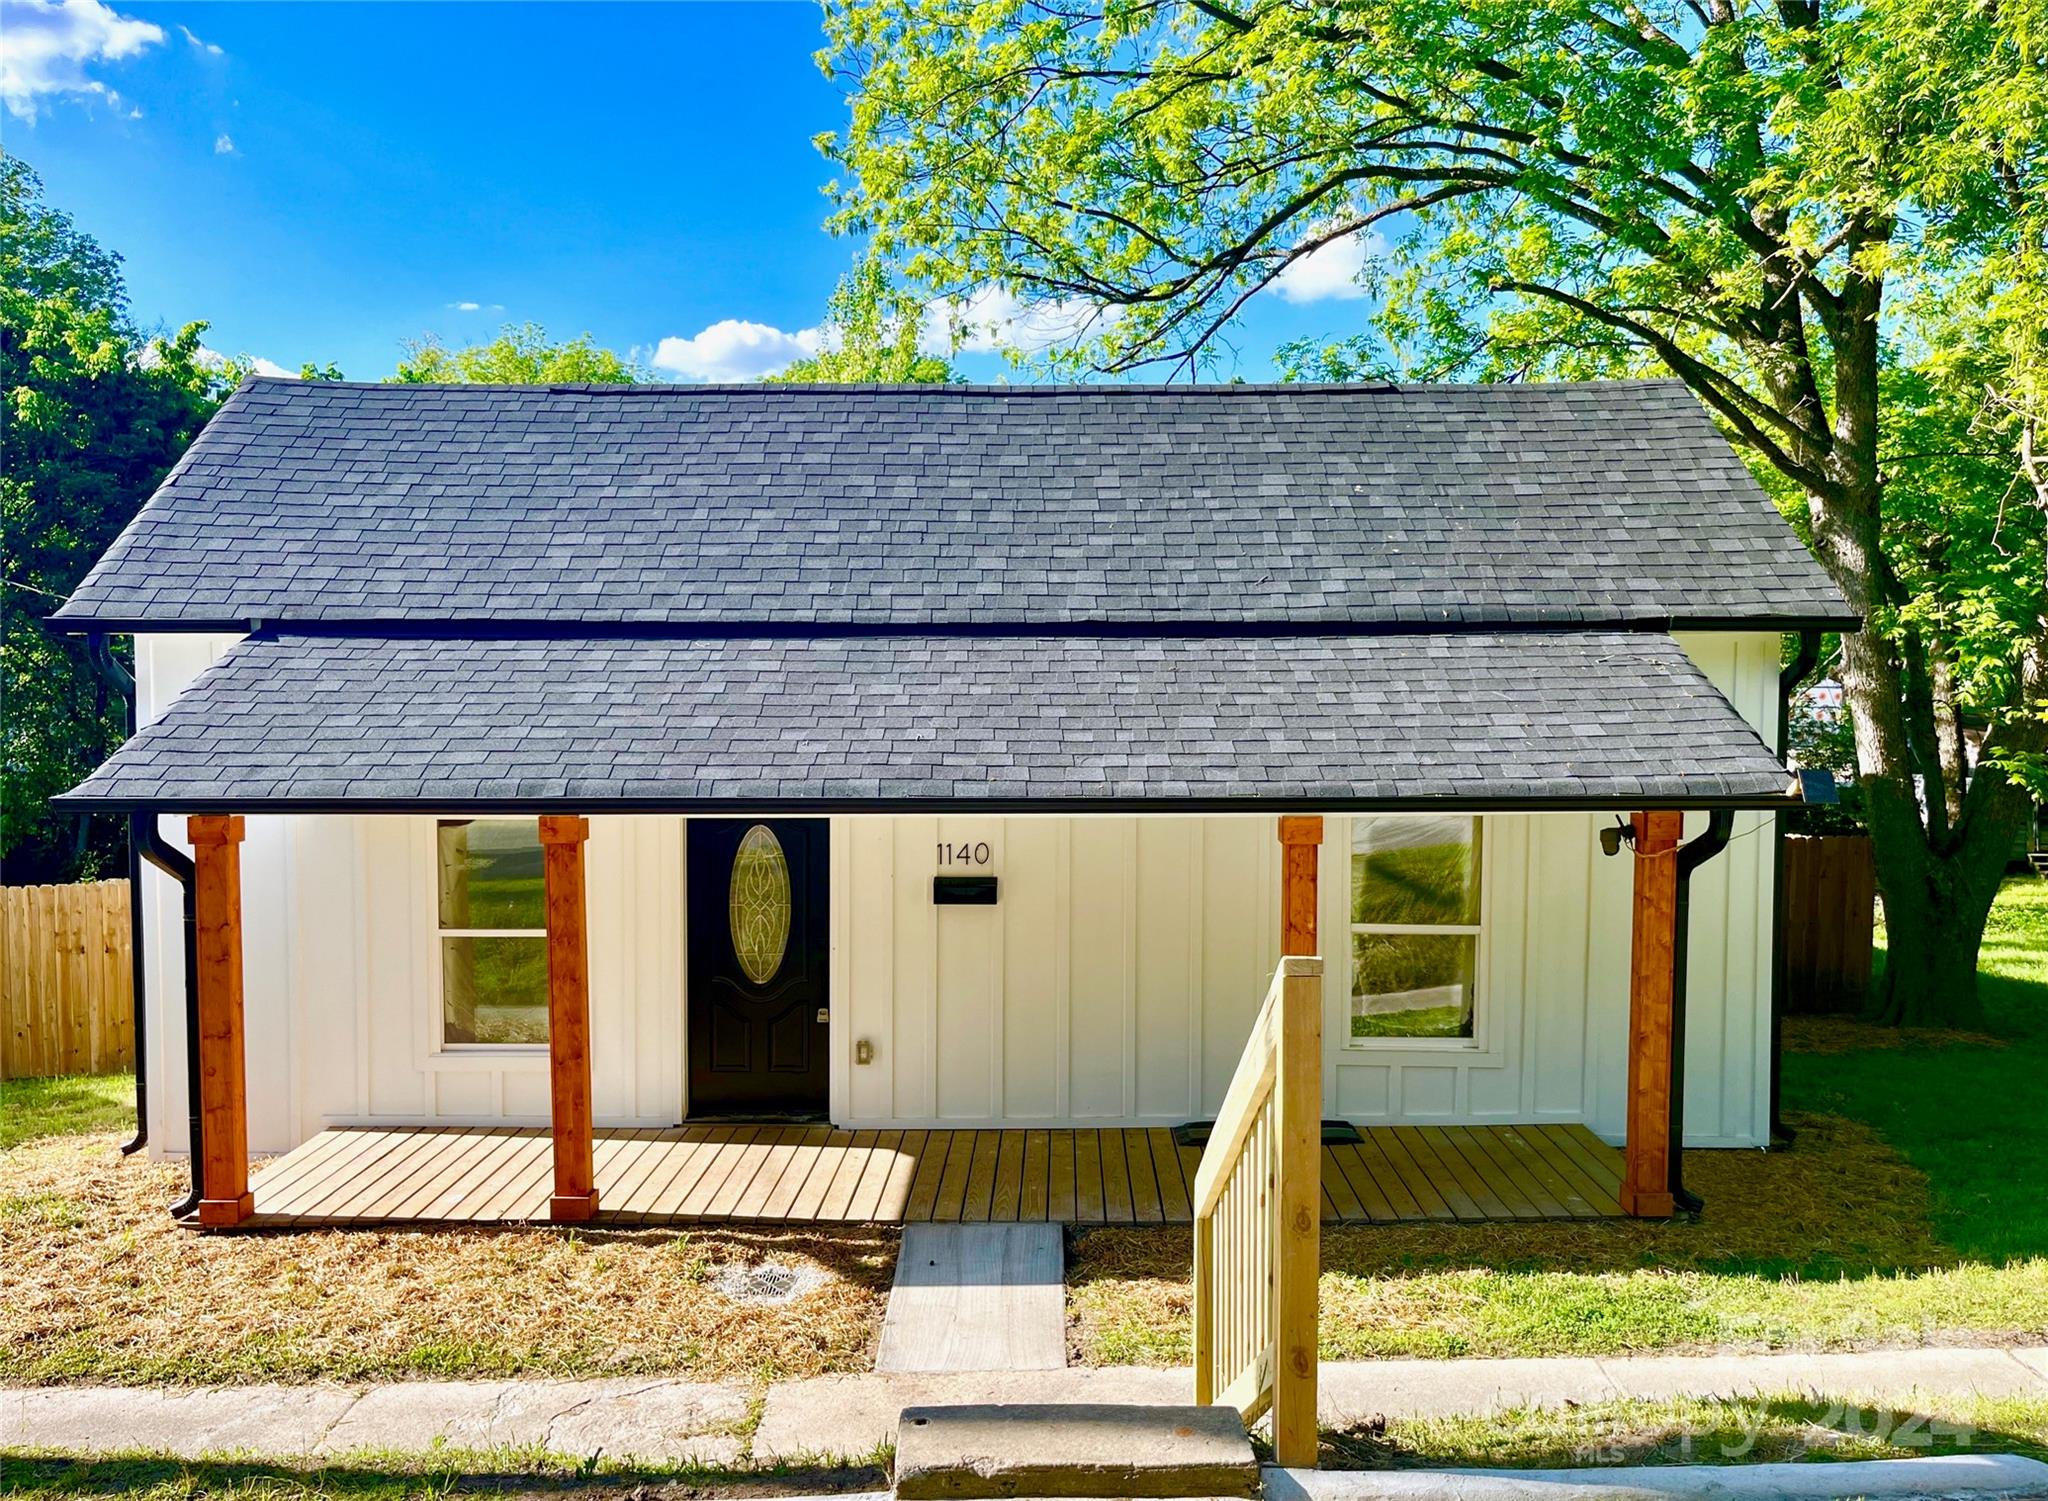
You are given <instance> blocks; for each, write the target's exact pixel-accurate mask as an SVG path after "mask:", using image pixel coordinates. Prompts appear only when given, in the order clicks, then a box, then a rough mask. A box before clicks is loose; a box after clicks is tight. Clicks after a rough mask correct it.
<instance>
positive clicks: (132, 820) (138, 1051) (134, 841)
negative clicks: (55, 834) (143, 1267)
mask: <svg viewBox="0 0 2048 1501" xmlns="http://www.w3.org/2000/svg"><path fill="white" fill-rule="evenodd" d="M89 645H90V647H91V649H92V660H93V664H94V665H95V666H96V667H97V668H98V669H99V671H100V675H101V676H102V677H103V678H105V679H106V680H107V681H108V682H110V683H112V684H113V685H114V686H115V687H116V688H118V689H119V690H120V692H121V696H122V697H123V698H124V699H125V700H126V701H127V704H128V733H129V734H130V735H133V734H134V733H135V679H134V678H133V677H132V676H130V675H129V674H128V673H127V672H125V671H124V670H123V669H122V667H121V664H120V663H119V662H116V661H115V660H114V654H113V652H112V651H110V650H109V649H108V648H107V641H106V637H105V636H103V635H100V634H98V633H97V632H95V633H94V634H93V635H92V636H91V637H90V638H89ZM144 860H147V861H148V862H149V863H150V864H151V865H154V866H155V867H156V868H157V869H158V870H160V871H162V872H163V873H164V874H165V875H167V876H169V877H170V878H171V879H172V880H173V881H176V882H177V883H178V886H179V888H180V890H181V891H182V893H183V896H184V903H183V905H184V909H185V924H184V926H185V942H184V944H183V945H182V947H183V949H184V955H185V1104H186V1109H187V1111H188V1112H189V1113H188V1115H187V1117H186V1120H187V1130H188V1131H189V1132H190V1136H189V1138H188V1139H189V1141H190V1144H191V1149H192V1191H191V1192H190V1193H188V1194H187V1195H186V1196H185V1197H184V1198H182V1199H180V1200H179V1201H178V1202H177V1203H175V1204H173V1205H172V1206H171V1217H172V1218H173V1219H183V1218H184V1217H185V1216H186V1215H188V1214H191V1213H192V1212H193V1211H194V1210H196V1209H197V1208H198V1207H199V1201H200V1200H201V1199H202V1198H204V1197H205V1190H206V1185H205V1166H204V1161H205V1159H204V1154H203V1152H202V1150H201V1148H202V1145H203V1143H202V1135H203V1129H204V1128H203V1126H202V1124H201V1120H200V1114H199V1044H198V1038H199V914H198V911H197V909H196V906H195V898H194V895H193V887H192V857H191V856H189V855H187V854H186V853H185V852H184V851H183V850H181V849H179V848H178V847H177V846H176V845H174V844H172V843H170V842H169V841H168V840H166V839H165V838H164V837H163V835H162V834H161V833H159V832H158V831H157V826H156V815H155V814H154V813H132V814H130V815H129V817H128V882H129V884H128V922H129V931H130V937H131V942H132V944H133V947H134V954H133V956H132V957H133V959H134V978H135V1115H136V1122H135V1139H134V1140H133V1141H131V1142H128V1143H126V1144H124V1145H123V1146H122V1148H121V1150H122V1151H123V1152H133V1151H136V1150H138V1149H139V1148H140V1147H142V1146H143V1144H144V1143H145V1142H147V1141H148V1139H149V1116H148V1113H147V1110H146V1103H147V1099H148V1096H147V1094H146V1093H145V1089H146V1087H147V1085H146V1078H145V1058H146V1055H145V1053H144V1051H143V1042H144V1032H143V1028H144V1010H143V942H144V940H143V934H142V862H143V861H144Z"/></svg>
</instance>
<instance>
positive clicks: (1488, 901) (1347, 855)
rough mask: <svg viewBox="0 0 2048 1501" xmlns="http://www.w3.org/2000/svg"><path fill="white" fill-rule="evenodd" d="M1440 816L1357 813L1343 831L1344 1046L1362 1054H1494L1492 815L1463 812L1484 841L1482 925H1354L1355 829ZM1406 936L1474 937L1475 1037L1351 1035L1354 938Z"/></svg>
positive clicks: (1481, 854) (1481, 843) (1481, 848)
mask: <svg viewBox="0 0 2048 1501" xmlns="http://www.w3.org/2000/svg"><path fill="white" fill-rule="evenodd" d="M1442 816H1443V815H1442V814H1435V813H1429V814H1425V813H1359V814H1354V815H1353V816H1352V818H1351V819H1350V821H1349V822H1348V823H1347V824H1346V825H1345V829H1344V855H1343V860H1344V863H1343V871H1344V885H1343V892H1344V916H1345V919H1346V922H1345V928H1344V967H1343V971H1342V986H1341V990H1342V995H1343V1001H1344V1012H1343V1015H1344V1031H1343V1037H1344V1047H1345V1049H1346V1050H1347V1051H1350V1052H1359V1053H1449V1054H1453V1055H1455V1056H1457V1057H1459V1058H1471V1057H1472V1056H1473V1055H1475V1054H1476V1055H1487V1054H1490V1053H1491V1052H1492V1051H1493V1048H1492V1038H1491V1031H1492V1026H1493V1015H1492V1012H1493V1008H1492V1006H1491V1004H1490V1000H1489V998H1490V996H1491V993H1492V986H1491V984H1490V983H1489V974H1488V971H1489V970H1490V969H1491V967H1492V958H1491V955H1490V954H1489V952H1488V950H1489V949H1490V948H1491V945H1490V944H1488V943H1487V941H1486V932H1487V914H1489V913H1490V912H1492V911H1493V844H1494V841H1493V840H1492V839H1490V838H1488V837H1487V832H1486V825H1487V821H1488V820H1487V817H1486V815H1485V814H1483V813H1473V814H1460V815H1456V816H1459V817H1469V818H1470V819H1471V820H1472V835H1473V837H1474V838H1475V839H1477V840H1478V841H1479V869H1478V872H1477V875H1478V878H1479V921H1478V922H1476V923H1441V924H1437V923H1394V922H1351V921H1350V920H1349V919H1350V916H1351V861H1352V858H1353V857H1354V856H1355V855H1356V853H1357V849H1356V846H1355V845H1354V843H1353V839H1354V837H1355V836H1354V835H1353V833H1352V830H1353V829H1355V828H1356V827H1357V826H1358V824H1360V823H1361V822H1365V821H1368V820H1376V819H1382V818H1436V817H1442ZM1404 933H1420V934H1424V935H1448V936H1452V937H1469V938H1470V939H1471V940H1472V1035H1471V1036H1470V1037H1357V1036H1354V1035H1353V1034H1352V1030H1351V1022H1352V1010H1351V1007H1352V1000H1353V997H1352V993H1351V965H1352V948H1351V939H1352V937H1353V936H1354V935H1357V934H1367V935H1372V934H1390V935H1394V936H1399V935H1401V934H1404Z"/></svg>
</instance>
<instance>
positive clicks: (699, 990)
mask: <svg viewBox="0 0 2048 1501" xmlns="http://www.w3.org/2000/svg"><path fill="white" fill-rule="evenodd" d="M688 828H689V849H690V858H689V892H690V895H689V907H690V912H689V918H690V976H689V979H690V1027H689V1032H690V1037H689V1043H690V1114H691V1116H692V1117H702V1116H707V1115H812V1116H816V1115H823V1114H824V1113H825V1109H826V1104H827V1094H828V1088H829V1078H828V1074H827V1055H826V1040H827V1038H828V1036H829V1035H830V1027H829V1026H828V1025H827V1020H826V1017H827V1010H826V1008H827V1007H828V1005H829V1004H830V1001H831V996H830V993H829V989H828V977H827V955H826V910H827V909H826V877H827V868H828V867H827V861H826V858H825V855H826V838H827V830H828V828H829V825H828V824H827V823H826V821H825V820H824V819H822V818H773V819H763V820H758V821H757V820H752V819H742V818H693V819H691V820H690V821H689V825H688Z"/></svg>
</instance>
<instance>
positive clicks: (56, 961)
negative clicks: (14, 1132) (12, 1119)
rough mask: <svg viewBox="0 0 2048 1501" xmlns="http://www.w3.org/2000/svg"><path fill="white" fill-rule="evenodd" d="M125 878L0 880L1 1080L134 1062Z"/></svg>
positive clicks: (116, 1068) (115, 1068)
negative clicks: (48, 882)
mask: <svg viewBox="0 0 2048 1501" xmlns="http://www.w3.org/2000/svg"><path fill="white" fill-rule="evenodd" d="M134 1004H135V1001H134V978H133V974H132V972H131V971H130V969H129V943H128V883H127V882H126V881H93V882H89V883H87V884H85V885H80V886H0V1079H45V1078H49V1077H50V1076H51V1075H54V1074H107V1073H118V1072H120V1071H122V1070H124V1069H132V1068H134V1067H135V1012H134Z"/></svg>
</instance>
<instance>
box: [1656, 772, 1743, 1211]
mask: <svg viewBox="0 0 2048 1501" xmlns="http://www.w3.org/2000/svg"><path fill="white" fill-rule="evenodd" d="M1734 827H1735V813H1734V810H1732V809H1729V808H1716V809H1715V810H1714V812H1713V813H1712V814H1711V815H1709V816H1708V819H1707V828H1706V832H1705V833H1703V834H1701V835H1700V836H1699V837H1698V838H1697V839H1688V840H1687V841H1686V842H1685V843H1684V844H1682V845H1680V846H1679V847H1678V893H1677V896H1676V898H1675V900H1674V902H1673V907H1674V911H1673V914H1672V917H1673V922H1672V927H1673V930H1674V931H1673V932H1672V935H1671V1149H1670V1153H1669V1156H1670V1159H1671V1200H1672V1202H1673V1203H1674V1204H1675V1205H1676V1206H1677V1207H1678V1208H1680V1209H1682V1210H1684V1211H1685V1212H1686V1213H1687V1214H1698V1213H1699V1212H1700V1210H1701V1209H1702V1208H1704V1207H1705V1205H1706V1201H1705V1200H1704V1199H1702V1198H1701V1197H1700V1196H1699V1195H1698V1194H1696V1193H1693V1192H1691V1191H1690V1190H1689V1189H1687V1188H1686V1186H1685V960H1686V946H1687V945H1686V939H1687V936H1688V934H1689V933H1690V932H1691V929H1692V918H1691V913H1690V910H1689V909H1690V908H1691V905H1692V873H1693V872H1694V871H1696V870H1698V869H1699V868H1700V867H1701V866H1702V865H1705V864H1706V863H1707V862H1708V861H1709V860H1711V859H1713V858H1714V856H1716V855H1718V854H1720V853H1721V851H1722V850H1724V849H1726V848H1728V835H1729V832H1730V830H1732V829H1733V828H1734Z"/></svg>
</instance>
